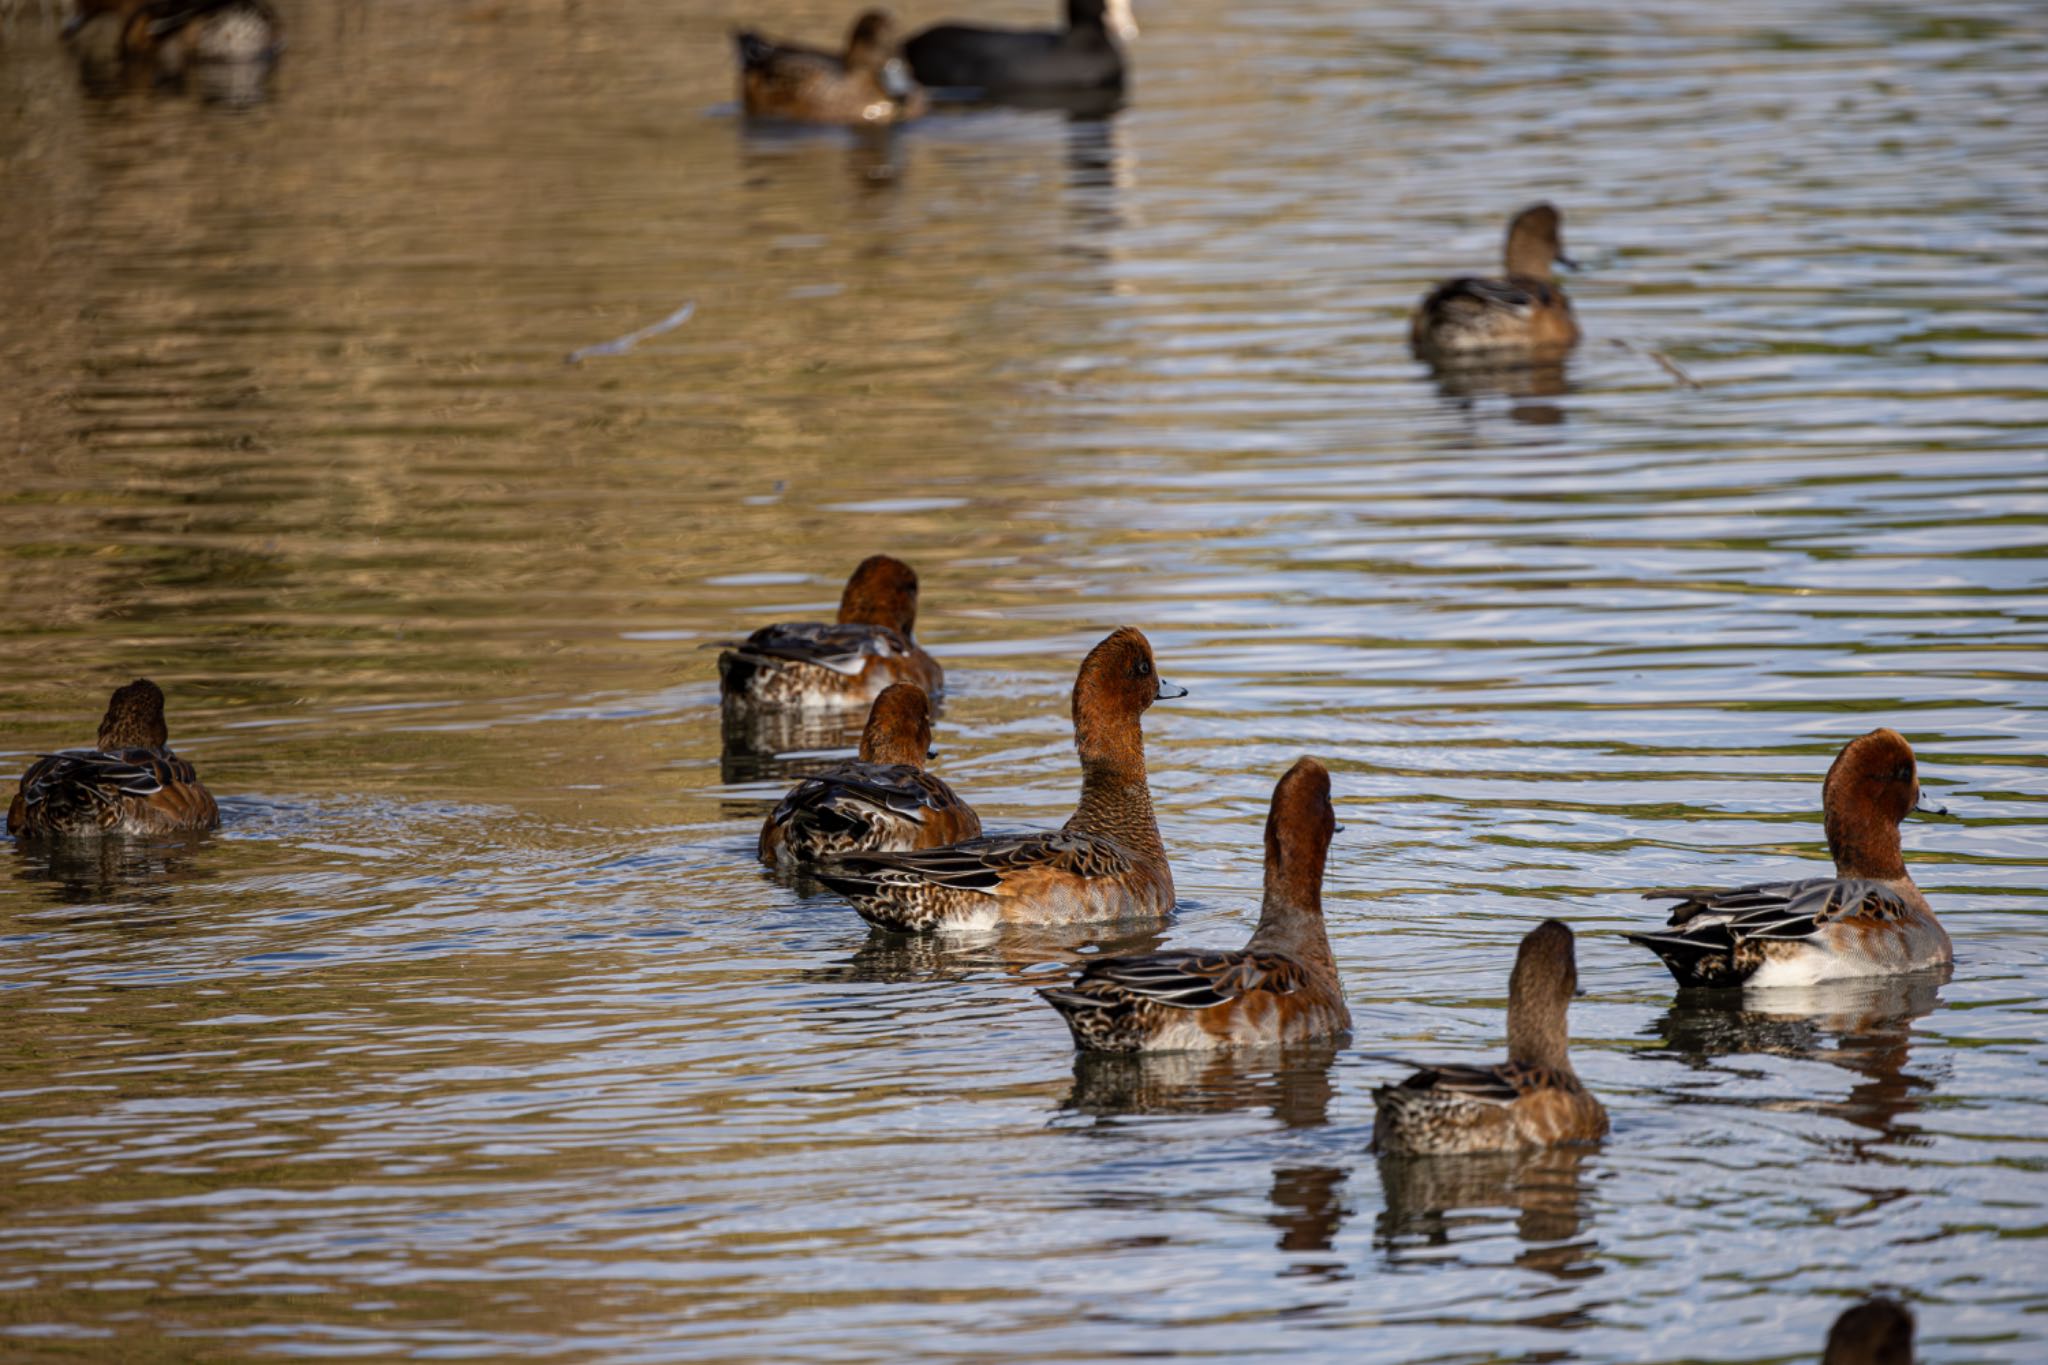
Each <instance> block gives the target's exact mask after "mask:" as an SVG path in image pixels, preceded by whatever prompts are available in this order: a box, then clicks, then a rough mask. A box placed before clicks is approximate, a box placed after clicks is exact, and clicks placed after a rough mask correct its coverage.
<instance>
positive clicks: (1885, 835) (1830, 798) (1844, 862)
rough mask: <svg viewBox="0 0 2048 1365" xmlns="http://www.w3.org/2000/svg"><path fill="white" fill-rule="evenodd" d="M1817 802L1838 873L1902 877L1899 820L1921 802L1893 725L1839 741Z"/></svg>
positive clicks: (1938, 810) (1907, 753) (1915, 770)
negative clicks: (1839, 748)
mask: <svg viewBox="0 0 2048 1365" xmlns="http://www.w3.org/2000/svg"><path fill="white" fill-rule="evenodd" d="M1820 803H1821V810H1822V812H1823V820H1824V822H1825V825H1826V828H1827V835H1828V850H1829V852H1831V853H1833V854H1834V858H1835V864H1836V867H1837V869H1838V870H1839V871H1841V872H1842V874H1843V875H1844V876H1865V877H1902V876H1904V875H1905V865H1904V862H1903V860H1902V859H1901V857H1900V854H1899V822H1900V821H1901V820H1904V819H1905V818H1906V817H1907V816H1908V815H1911V814H1912V813H1913V812H1914V811H1915V810H1924V811H1926V812H1927V813H1928V814H1930V815H1946V814H1947V813H1948V812H1947V811H1946V810H1945V809H1944V808H1942V807H1940V806H1926V805H1922V804H1921V801H1920V769H1919V765H1918V764H1917V763H1916V762H1915V761H1914V759H1913V746H1912V745H1910V744H1908V743H1906V737H1905V736H1904V735H1902V734H1900V733H1899V732H1898V731H1897V730H1891V729H1886V728H1884V727H1879V728H1878V729H1875V730H1872V731H1871V732H1870V733H1869V734H1867V735H1858V736H1856V738H1854V739H1852V740H1850V741H1849V742H1848V743H1847V744H1845V745H1843V746H1842V752H1841V753H1839V754H1837V755H1835V761H1834V763H1833V765H1832V766H1830V767H1829V768H1828V775H1827V779H1826V780H1825V781H1824V782H1822V783H1821V788H1820Z"/></svg>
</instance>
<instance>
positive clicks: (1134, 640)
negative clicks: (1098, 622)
mask: <svg viewBox="0 0 2048 1365" xmlns="http://www.w3.org/2000/svg"><path fill="white" fill-rule="evenodd" d="M1187 694H1188V690H1187V689H1186V688H1185V687H1176V686H1174V685H1173V684H1172V683H1170V682H1168V681H1167V680H1166V679H1164V678H1162V677H1160V676H1159V668H1158V666H1157V665H1156V664H1155V663H1154V662H1153V659H1152V642H1151V641H1150V640H1147V639H1146V638H1145V633H1144V632H1143V631H1141V630H1139V629H1138V628H1137V627H1136V626H1124V627H1121V628H1120V629H1118V630H1117V631H1116V632H1115V633H1113V634H1111V635H1110V636H1109V637H1108V638H1107V639H1105V640H1103V641H1102V643H1100V644H1098V645H1096V646H1095V648H1093V649H1091V650H1089V651H1088V657H1087V658H1085V659H1083V660H1082V661H1081V671H1080V673H1079V674H1077V675H1076V676H1075V678H1074V742H1075V743H1076V744H1077V745H1079V746H1080V750H1081V757H1082V759H1083V760H1084V761H1086V760H1087V759H1089V758H1090V757H1091V756H1093V755H1095V754H1098V753H1100V754H1102V755H1104V756H1110V754H1111V752H1112V751H1116V750H1120V749H1121V748H1123V747H1125V746H1127V745H1129V744H1130V743H1131V742H1132V741H1133V738H1134V737H1135V736H1136V735H1137V732H1138V718H1139V717H1140V716H1142V715H1144V714H1145V710H1146V708H1147V707H1149V706H1151V705H1152V703H1153V702H1155V701H1162V700H1169V699H1171V698H1174V697H1185V696H1186V695H1187Z"/></svg>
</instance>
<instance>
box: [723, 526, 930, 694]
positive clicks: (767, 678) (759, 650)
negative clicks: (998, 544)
mask: <svg viewBox="0 0 2048 1365" xmlns="http://www.w3.org/2000/svg"><path fill="white" fill-rule="evenodd" d="M916 625H917V571H916V570H914V569H912V568H911V567H910V566H909V565H908V564H905V563H904V562H903V561H902V560H900V559H891V558H889V556H887V555H871V556H869V557H868V558H866V559H864V560H862V561H861V562H860V566H859V567H858V568H856V569H855V570H854V571H853V577H851V578H849V579H847V580H846V591H845V592H844V593H842V594H841V595H840V598H839V619H838V621H837V622H836V623H835V624H832V625H825V624H822V623H820V622H816V621H804V622H797V623H787V624H782V625H773V626H763V627H762V628H761V629H759V630H757V631H755V632H754V633H753V634H752V635H749V636H748V637H747V638H746V639H745V640H743V641H741V642H740V643H739V644H737V645H734V646H733V647H732V648H730V649H728V650H726V651H725V652H724V653H722V654H720V655H719V656H718V687H719V691H720V692H721V693H722V694H723V696H724V699H725V705H726V707H727V709H729V710H731V709H738V710H742V711H744V710H747V709H750V708H754V707H764V706H765V707H791V706H808V707H839V708H844V707H854V706H868V705H871V704H872V703H873V702H874V700H875V698H877V697H879V696H881V695H882V692H883V691H884V690H885V689H886V688H887V687H888V686H889V685H890V684H891V683H898V682H907V683H915V684H916V685H917V686H919V687H921V688H923V689H924V691H925V693H926V694H927V695H937V694H938V693H939V692H940V691H941V690H942V689H943V688H944V687H945V685H946V675H945V672H944V671H943V670H942V669H940V667H939V666H938V664H936V663H934V662H933V661H932V657H931V655H929V654H927V653H925V652H924V650H922V649H920V648H919V647H918V644H917V639H916V637H915V636H914V635H912V633H911V631H912V628H913V627H915V626H916Z"/></svg>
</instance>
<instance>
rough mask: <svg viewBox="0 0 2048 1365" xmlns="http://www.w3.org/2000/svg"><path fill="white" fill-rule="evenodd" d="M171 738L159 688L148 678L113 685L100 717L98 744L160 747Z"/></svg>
mask: <svg viewBox="0 0 2048 1365" xmlns="http://www.w3.org/2000/svg"><path fill="white" fill-rule="evenodd" d="M170 742H171V734H170V731H169V730H167V729H165V728H164V693H163V689H162V688H160V687H158V686H157V685H156V684H155V683H153V682H151V681H150V680H149V679H147V678H137V679H136V680H135V681H134V682H132V683H129V684H128V685H127V686H126V687H122V688H117V689H115V691H114V695H113V696H112V697H111V698H109V699H108V701H107V714H106V715H104V716H102V717H101V718H100V739H99V747H100V748H102V749H105V750H109V751H111V750H114V749H161V748H163V747H164V745H166V744H168V743H170Z"/></svg>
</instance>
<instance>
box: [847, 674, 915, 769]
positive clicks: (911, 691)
mask: <svg viewBox="0 0 2048 1365" xmlns="http://www.w3.org/2000/svg"><path fill="white" fill-rule="evenodd" d="M931 753H932V703H931V698H930V697H927V696H926V695H925V694H924V689H923V688H922V687H919V686H917V685H916V684H915V683H891V684H890V685H889V686H888V687H885V688H883V689H882V695H881V696H879V697H876V698H875V704H874V705H873V706H871V707H869V708H868V723H867V728H866V729H864V730H862V731H861V735H860V758H861V762H863V763H906V764H909V765H910V766H911V767H913V768H917V769H920V770H921V769H922V768H923V767H924V763H925V760H926V759H927V758H930V757H931Z"/></svg>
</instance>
